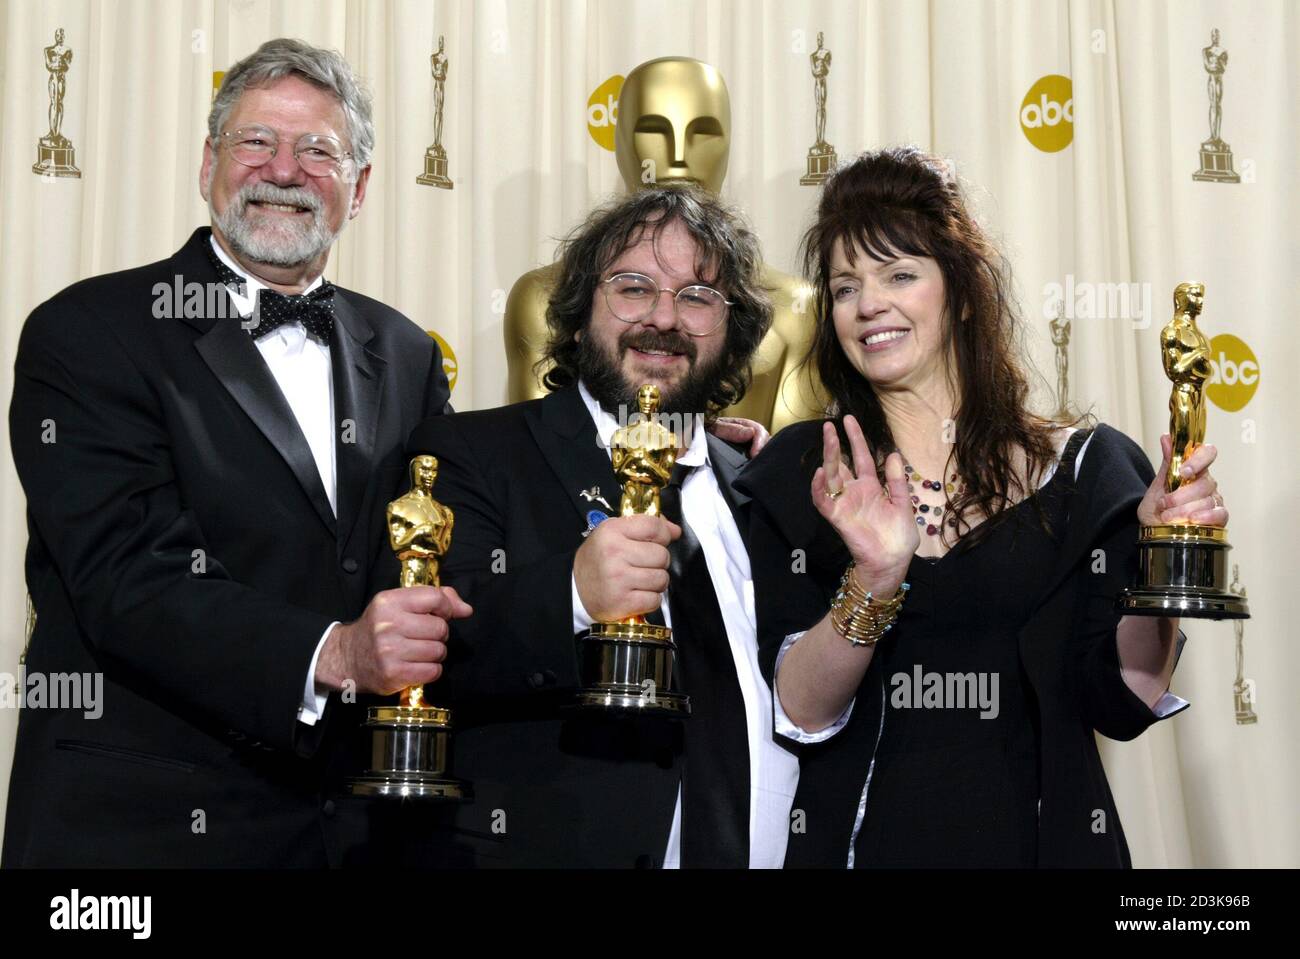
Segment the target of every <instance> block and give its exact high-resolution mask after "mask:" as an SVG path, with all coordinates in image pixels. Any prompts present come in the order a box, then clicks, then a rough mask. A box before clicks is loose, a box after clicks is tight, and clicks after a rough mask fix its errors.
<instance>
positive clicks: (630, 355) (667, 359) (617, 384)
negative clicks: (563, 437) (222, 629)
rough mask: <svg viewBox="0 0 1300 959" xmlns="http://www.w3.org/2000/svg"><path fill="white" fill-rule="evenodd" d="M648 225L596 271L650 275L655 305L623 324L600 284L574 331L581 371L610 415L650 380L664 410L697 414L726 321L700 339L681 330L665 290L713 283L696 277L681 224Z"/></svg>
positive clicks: (695, 252)
mask: <svg viewBox="0 0 1300 959" xmlns="http://www.w3.org/2000/svg"><path fill="white" fill-rule="evenodd" d="M654 226H655V225H654V224H648V225H647V228H646V229H645V230H643V232H642V234H641V235H640V237H639V238H638V239H637V241H636V242H634V243H633V244H632V245H630V246H629V247H628V248H627V249H625V250H624V251H623V252H622V253H620V254H619V255H618V256H616V257H615V258H614V260H613V261H612V262H611V263H610V265H609V268H608V269H606V270H605V271H604V273H603V274H602V279H608V278H610V277H612V276H615V275H617V274H620V273H640V274H642V275H643V276H648V277H649V278H650V279H652V280H654V281H655V283H657V284H658V285H659V289H660V291H661V292H660V295H659V297H658V298H657V302H656V303H655V304H654V308H653V310H652V311H651V312H650V313H649V314H648V315H647V316H645V317H644V318H643V319H640V320H637V321H635V322H632V323H628V322H625V321H624V320H621V319H619V317H618V316H616V315H615V314H614V312H613V310H612V309H611V308H610V305H609V302H608V300H607V297H606V289H607V286H606V284H603V283H602V284H600V285H598V286H597V287H596V290H595V292H594V293H593V294H592V298H591V319H590V320H589V321H588V323H587V326H586V328H585V329H584V330H582V331H581V332H580V333H579V334H578V339H579V342H580V343H581V345H582V350H581V354H580V356H579V367H580V369H579V373H580V375H581V377H582V380H583V382H584V383H585V384H586V385H587V388H588V389H589V390H590V391H591V392H592V395H593V396H595V397H596V399H597V400H599V401H600V402H601V404H602V405H603V406H604V407H605V408H606V409H610V410H611V412H614V411H615V410H616V408H617V407H618V406H620V405H623V406H626V407H627V409H628V412H629V413H630V412H632V411H634V410H635V409H636V391H637V389H638V388H640V387H641V386H644V385H647V384H652V385H654V386H657V387H659V391H660V394H661V396H662V397H663V401H662V406H661V409H663V410H664V411H667V412H682V413H701V412H704V409H705V403H706V400H707V397H708V393H709V391H710V389H711V388H712V387H713V386H714V385H715V383H716V380H717V373H718V370H717V365H718V363H719V361H720V360H721V358H722V355H723V347H724V346H725V344H726V337H727V324H726V322H722V323H720V324H719V325H718V328H717V329H715V330H713V331H712V332H711V333H708V334H707V335H705V336H690V335H688V334H687V333H686V332H685V331H684V330H683V329H682V328H681V325H680V324H679V323H678V320H677V309H676V304H675V302H674V300H673V294H672V293H670V292H664V291H668V290H680V289H682V288H683V287H688V286H695V285H704V286H713V283H714V280H713V277H712V276H709V275H706V276H701V275H699V272H698V271H700V270H701V269H703V267H701V265H700V264H699V263H698V262H697V261H698V259H699V247H698V245H697V244H696V242H695V239H694V238H693V237H692V236H691V235H690V233H689V232H688V231H687V229H686V227H685V226H683V225H682V223H681V222H679V221H677V220H673V221H672V222H669V223H666V224H664V225H663V226H662V228H659V229H657V230H655V229H653V227H654ZM705 272H707V270H705ZM723 292H725V291H723Z"/></svg>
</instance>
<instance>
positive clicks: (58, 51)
mask: <svg viewBox="0 0 1300 959" xmlns="http://www.w3.org/2000/svg"><path fill="white" fill-rule="evenodd" d="M70 66H72V51H71V50H69V49H68V48H67V47H66V46H64V45H63V28H62V27H59V29H57V30H55V31H54V45H53V46H49V47H46V48H45V69H46V70H48V71H49V72H50V81H49V90H50V111H49V118H50V132H49V133H47V134H46V135H45V136H43V137H41V138H40V140H39V141H37V144H36V163H34V164H33V165H32V172H33V173H37V174H40V175H41V176H71V177H80V176H81V171H80V170H78V169H77V167H76V162H75V161H76V151H75V150H74V149H73V148H72V141H71V140H69V139H68V138H67V137H65V136H64V135H63V133H62V132H61V130H62V127H63V97H64V95H65V94H66V93H67V92H68V67H70Z"/></svg>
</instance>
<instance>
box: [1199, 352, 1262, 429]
mask: <svg viewBox="0 0 1300 959" xmlns="http://www.w3.org/2000/svg"><path fill="white" fill-rule="evenodd" d="M1210 370H1211V372H1210V382H1209V383H1207V384H1206V386H1205V395H1206V396H1208V397H1209V398H1210V402H1211V403H1213V404H1214V405H1215V406H1217V407H1218V408H1219V409H1221V410H1226V411H1227V412H1229V413H1235V412H1237V410H1239V409H1241V408H1242V407H1243V406H1245V405H1246V404H1247V403H1249V402H1250V398H1251V397H1252V396H1254V395H1255V390H1257V389H1258V388H1259V360H1257V359H1255V353H1254V351H1253V350H1251V348H1250V347H1249V346H1247V345H1246V343H1245V341H1244V340H1241V339H1239V338H1238V337H1235V336H1233V335H1232V334H1231V333H1220V334H1219V335H1218V336H1216V337H1215V338H1214V339H1212V340H1210Z"/></svg>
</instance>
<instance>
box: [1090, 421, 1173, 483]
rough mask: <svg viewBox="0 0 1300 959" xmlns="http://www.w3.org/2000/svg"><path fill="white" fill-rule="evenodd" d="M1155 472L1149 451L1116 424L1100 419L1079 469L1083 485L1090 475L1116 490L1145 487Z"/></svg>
mask: <svg viewBox="0 0 1300 959" xmlns="http://www.w3.org/2000/svg"><path fill="white" fill-rule="evenodd" d="M1154 476H1155V470H1154V469H1153V468H1152V466H1151V461H1150V460H1149V459H1148V458H1147V454H1146V452H1145V451H1144V450H1143V449H1142V447H1141V446H1139V445H1138V444H1137V443H1135V442H1134V441H1133V440H1132V439H1130V438H1129V437H1128V436H1127V435H1126V434H1124V433H1121V432H1120V431H1119V430H1117V429H1115V428H1114V427H1113V426H1109V425H1107V424H1105V423H1098V424H1097V426H1096V427H1095V428H1094V429H1093V433H1092V436H1091V438H1090V439H1089V441H1088V446H1087V449H1086V451H1085V452H1084V454H1083V463H1082V466H1081V467H1080V470H1079V478H1080V483H1081V485H1087V484H1086V482H1085V478H1090V479H1091V480H1092V481H1093V482H1094V483H1096V484H1098V485H1099V486H1102V487H1106V488H1112V489H1114V490H1115V491H1116V492H1117V493H1118V492H1120V491H1121V490H1122V489H1123V488H1124V487H1129V486H1134V485H1136V486H1137V487H1139V488H1141V489H1142V490H1145V489H1146V487H1147V486H1148V485H1149V484H1150V482H1151V480H1152V478H1154Z"/></svg>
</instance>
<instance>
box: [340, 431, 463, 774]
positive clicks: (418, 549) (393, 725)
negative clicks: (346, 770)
mask: <svg viewBox="0 0 1300 959" xmlns="http://www.w3.org/2000/svg"><path fill="white" fill-rule="evenodd" d="M437 478H438V461H437V459H435V458H434V457H432V456H417V457H415V458H414V459H412V460H411V490H410V492H408V493H407V494H406V495H405V496H401V497H399V498H398V499H395V500H393V501H392V502H391V503H389V504H388V542H389V545H390V546H392V548H393V552H394V553H396V554H397V561H398V562H399V563H401V567H402V574H401V585H402V586H403V587H404V588H409V587H411V586H437V585H439V583H438V561H439V559H440V558H441V557H442V556H443V555H444V554H446V552H447V549H448V547H450V546H451V527H452V522H453V519H454V517H453V516H452V513H451V510H449V509H448V508H447V507H445V506H443V505H442V504H441V503H439V502H438V501H437V500H435V499H434V498H433V495H432V494H433V481H434V480H435V479H437ZM365 725H366V727H367V728H368V729H369V730H370V746H371V749H370V768H369V769H368V770H367V771H366V774H365V775H364V776H359V777H356V778H354V779H352V780H351V781H350V782H349V783H348V788H349V789H350V791H351V792H352V793H353V794H354V795H358V796H385V797H389V798H397V799H466V798H469V795H470V789H469V784H468V783H465V782H461V781H459V780H456V779H451V778H449V777H448V776H447V775H446V771H447V743H448V740H449V738H450V735H451V711H450V710H447V709H442V708H440V707H438V706H430V705H428V704H427V703H425V701H424V687H423V686H410V687H408V688H406V689H404V690H402V694H401V698H400V699H399V700H398V705H396V706H371V707H370V709H369V710H368V712H367V717H366V723H365Z"/></svg>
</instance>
